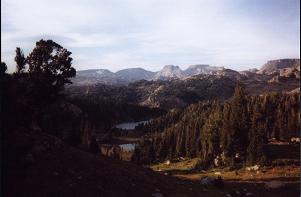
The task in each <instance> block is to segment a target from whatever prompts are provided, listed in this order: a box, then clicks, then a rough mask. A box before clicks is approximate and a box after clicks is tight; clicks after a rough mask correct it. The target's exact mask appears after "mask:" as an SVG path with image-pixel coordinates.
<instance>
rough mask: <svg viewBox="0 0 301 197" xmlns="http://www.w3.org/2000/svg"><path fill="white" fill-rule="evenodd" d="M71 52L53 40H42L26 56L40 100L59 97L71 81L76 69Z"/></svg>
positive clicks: (35, 90) (36, 94) (36, 93)
mask: <svg viewBox="0 0 301 197" xmlns="http://www.w3.org/2000/svg"><path fill="white" fill-rule="evenodd" d="M70 55H71V52H70V51H68V50H67V49H65V48H63V47H62V46H60V45H59V44H57V43H55V42H54V41H52V40H43V39H42V40H40V41H38V42H36V47H35V48H34V49H33V51H32V52H31V53H30V54H29V56H28V57H27V58H26V63H27V64H28V65H29V70H28V72H29V76H30V78H31V80H32V81H33V84H34V86H35V87H34V93H33V94H35V96H37V98H38V100H43V99H49V98H51V96H53V97H57V95H58V93H59V92H60V90H61V88H62V87H63V86H64V84H66V83H71V81H70V79H69V78H71V77H74V76H75V74H76V70H75V69H74V68H73V67H72V65H71V64H72V58H71V57H70Z"/></svg>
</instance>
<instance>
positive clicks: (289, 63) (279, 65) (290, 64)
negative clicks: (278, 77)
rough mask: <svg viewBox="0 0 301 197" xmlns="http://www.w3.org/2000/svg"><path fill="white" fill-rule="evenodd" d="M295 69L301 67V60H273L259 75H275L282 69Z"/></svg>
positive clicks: (265, 65)
mask: <svg viewBox="0 0 301 197" xmlns="http://www.w3.org/2000/svg"><path fill="white" fill-rule="evenodd" d="M295 67H300V59H279V60H271V61H268V62H267V63H266V64H264V65H263V66H262V67H261V69H260V70H259V71H258V72H257V73H258V74H266V75H271V74H274V73H279V72H280V70H281V69H285V68H286V69H289V68H295Z"/></svg>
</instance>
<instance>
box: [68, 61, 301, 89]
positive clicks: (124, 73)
mask: <svg viewBox="0 0 301 197" xmlns="http://www.w3.org/2000/svg"><path fill="white" fill-rule="evenodd" d="M298 65H300V60H299V59H279V60H271V61H268V62H267V63H266V64H264V65H263V66H262V67H261V68H260V69H259V70H257V69H250V70H247V71H241V72H238V71H235V70H231V69H226V68H224V67H214V66H210V65H207V64H197V65H191V66H189V67H188V68H187V69H185V70H182V69H181V68H180V67H179V66H174V65H166V66H164V67H163V68H162V69H161V70H160V71H157V72H152V71H148V70H145V69H143V68H128V69H123V70H119V71H117V72H111V71H110V70H107V69H89V70H82V71H77V76H76V78H75V79H73V82H74V84H75V85H93V84H99V83H101V84H107V85H119V86H120V85H127V84H129V83H132V82H135V81H139V80H147V81H156V80H172V79H187V78H189V77H192V76H195V75H199V74H207V75H217V76H227V77H234V78H241V77H246V76H247V77H250V76H252V77H257V78H262V77H264V76H265V75H273V74H275V73H280V75H281V76H283V75H287V74H288V73H293V72H294V70H295V69H296V67H298Z"/></svg>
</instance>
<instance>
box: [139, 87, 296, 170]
mask: <svg viewBox="0 0 301 197" xmlns="http://www.w3.org/2000/svg"><path fill="white" fill-rule="evenodd" d="M299 101H300V97H299V94H296V93H294V94H276V93H274V94H264V95H258V96H248V95H246V94H245V93H244V90H243V88H241V87H239V86H238V87H236V89H235V93H234V95H233V97H232V98H231V99H229V100H227V101H226V102H224V103H221V102H216V101H208V102H199V103H197V104H192V105H190V106H189V107H187V108H186V109H185V110H184V111H183V112H179V113H174V112H173V113H168V114H166V115H165V116H162V117H160V118H158V119H155V120H154V121H152V122H151V123H149V124H146V125H144V126H143V128H141V129H142V130H144V131H147V132H151V133H152V134H151V136H152V137H151V138H146V139H145V140H144V141H143V142H142V143H141V146H140V147H139V148H138V149H137V150H136V158H135V160H136V161H137V162H142V163H149V162H156V161H159V160H161V161H162V160H165V159H171V158H177V157H180V156H181V157H191V158H192V157H199V158H200V159H201V160H202V162H203V166H207V167H209V166H212V165H213V160H214V158H216V157H217V156H219V158H222V157H224V158H225V159H224V161H223V162H224V165H232V164H233V160H234V158H235V156H236V155H239V157H240V159H242V160H243V163H248V164H254V163H256V162H265V158H264V155H262V154H261V153H262V150H261V148H262V145H264V144H266V143H267V142H268V139H270V138H276V140H289V139H290V138H291V137H294V136H298V134H299V125H300V118H299V115H300V113H299Z"/></svg>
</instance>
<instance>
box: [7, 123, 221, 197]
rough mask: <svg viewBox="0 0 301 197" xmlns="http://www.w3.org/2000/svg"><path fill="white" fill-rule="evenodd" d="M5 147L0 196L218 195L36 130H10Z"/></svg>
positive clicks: (193, 184)
mask: <svg viewBox="0 0 301 197" xmlns="http://www.w3.org/2000/svg"><path fill="white" fill-rule="evenodd" d="M3 148H4V155H3V159H4V160H3V161H4V163H3V179H2V181H3V182H2V183H3V187H2V188H3V196H22V197H23V196H30V197H35V196H39V197H43V196H64V197H69V196H72V197H74V196H85V197H89V196H93V197H96V196H156V195H155V194H157V195H159V194H158V193H160V194H161V195H163V196H215V195H217V193H216V192H215V191H207V192H203V191H202V188H201V186H200V185H199V184H198V183H191V182H190V181H184V180H179V179H177V178H174V177H169V176H164V175H163V174H158V173H155V172H153V171H151V170H150V169H145V168H143V167H140V166H137V165H134V164H132V163H127V162H122V161H115V160H110V159H108V158H104V157H100V156H96V155H93V154H90V153H87V152H83V151H80V150H78V149H76V148H73V147H70V146H67V145H65V144H64V143H63V142H62V141H61V140H59V139H58V138H56V137H53V136H50V135H48V134H45V133H43V132H41V131H38V130H35V131H33V130H28V129H24V128H23V129H22V128H19V129H18V131H14V132H11V133H10V134H9V135H7V136H5V139H4V141H3ZM159 196H160V195H159ZM217 196H218V195H217Z"/></svg>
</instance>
